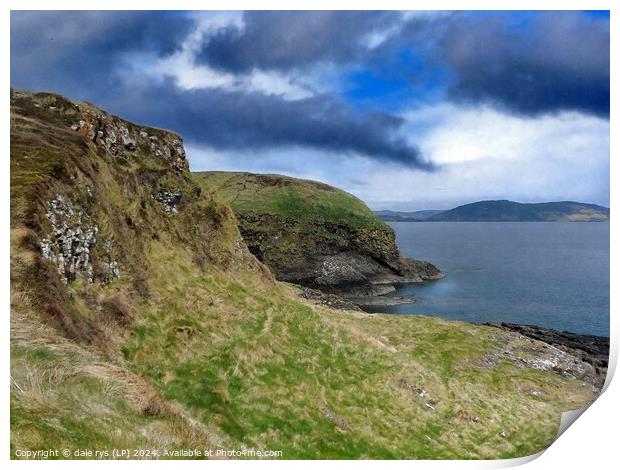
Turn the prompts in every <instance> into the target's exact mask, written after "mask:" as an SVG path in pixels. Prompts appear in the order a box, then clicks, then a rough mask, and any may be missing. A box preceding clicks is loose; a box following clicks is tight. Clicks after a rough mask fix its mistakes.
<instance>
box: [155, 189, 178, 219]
mask: <svg viewBox="0 0 620 470" xmlns="http://www.w3.org/2000/svg"><path fill="white" fill-rule="evenodd" d="M151 197H152V198H153V199H155V200H156V201H157V202H159V203H160V204H161V205H162V208H163V209H164V212H168V213H171V214H176V213H177V212H179V207H181V206H182V205H183V203H184V202H185V198H184V197H183V193H181V192H180V191H171V190H169V189H160V190H159V191H157V192H155V193H154V194H153V195H152V196H151Z"/></svg>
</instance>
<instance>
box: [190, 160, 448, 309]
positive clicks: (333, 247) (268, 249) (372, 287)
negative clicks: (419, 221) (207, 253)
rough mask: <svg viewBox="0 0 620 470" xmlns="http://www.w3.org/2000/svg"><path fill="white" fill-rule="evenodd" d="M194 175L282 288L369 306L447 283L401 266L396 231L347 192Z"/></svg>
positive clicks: (274, 180)
mask: <svg viewBox="0 0 620 470" xmlns="http://www.w3.org/2000/svg"><path fill="white" fill-rule="evenodd" d="M195 175H196V178H197V180H198V181H199V182H202V184H203V187H204V188H205V190H208V191H214V193H215V194H216V196H219V197H221V198H222V199H223V200H225V201H226V202H228V203H230V204H231V206H232V208H233V211H234V212H235V215H236V216H237V220H238V222H239V230H240V231H241V234H242V236H243V239H244V240H245V242H246V243H247V245H248V247H249V249H250V251H251V252H252V253H253V254H254V255H255V256H256V257H257V258H258V259H259V260H261V261H263V262H264V263H265V264H267V266H269V267H270V268H271V269H272V270H273V272H274V273H275V275H276V277H277V278H278V279H279V280H283V281H287V282H293V283H296V284H300V285H303V286H307V287H311V288H314V289H320V290H321V291H323V292H327V293H332V294H333V293H336V294H345V295H346V296H350V297H351V298H355V299H356V300H355V302H357V303H360V304H364V302H363V301H362V300H361V299H362V298H363V297H365V296H366V297H367V296H377V295H383V294H387V293H389V292H392V291H394V289H395V287H394V285H395V284H398V283H408V282H422V281H426V280H434V279H439V278H440V277H442V273H441V272H440V271H439V269H437V268H436V267H435V266H433V265H432V264H430V263H428V262H425V261H419V260H412V259H404V258H401V256H400V253H399V251H398V248H397V246H396V242H395V235H394V231H393V230H392V229H391V228H390V227H389V226H388V225H386V224H385V223H383V222H382V221H381V220H379V219H378V218H377V217H376V216H375V214H374V213H373V212H372V211H371V210H370V209H368V207H367V206H366V205H365V204H364V203H363V202H362V201H361V200H359V199H358V198H356V197H354V196H353V195H351V194H348V193H346V192H344V191H342V190H339V189H337V188H334V187H331V186H328V185H326V184H323V183H320V182H316V181H308V180H300V179H295V178H290V177H286V176H280V175H258V174H250V173H224V172H205V173H195Z"/></svg>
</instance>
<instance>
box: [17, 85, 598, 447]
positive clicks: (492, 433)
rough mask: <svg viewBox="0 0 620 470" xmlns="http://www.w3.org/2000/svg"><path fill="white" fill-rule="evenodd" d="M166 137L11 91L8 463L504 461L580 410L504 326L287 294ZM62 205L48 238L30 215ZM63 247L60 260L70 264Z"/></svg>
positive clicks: (47, 225) (539, 354)
mask: <svg viewBox="0 0 620 470" xmlns="http://www.w3.org/2000/svg"><path fill="white" fill-rule="evenodd" d="M80 121H84V122H85V124H84V125H81V124H80ZM76 123H77V129H75V128H72V127H76ZM125 130H128V134H127V135H125V138H121V136H120V135H121V134H123V133H124V132H125ZM113 135H114V136H115V138H114V139H113V138H112V136H113ZM151 137H156V139H151ZM114 141H115V142H116V143H114ZM178 141H179V137H178V136H176V135H175V134H172V133H167V132H165V131H159V130H155V129H150V128H144V127H140V126H135V125H133V124H131V123H128V122H126V121H123V120H120V119H118V118H115V117H113V116H109V115H107V114H106V113H104V112H103V111H101V110H98V109H97V108H95V107H93V106H91V105H87V104H83V103H81V104H77V105H76V104H75V103H71V102H69V101H67V100H65V99H63V98H62V97H59V96H56V95H50V94H37V95H32V94H28V93H13V92H12V96H11V378H12V380H11V383H12V387H11V453H12V456H14V457H15V456H16V451H18V450H21V451H23V450H36V449H47V448H50V447H51V448H59V449H62V448H67V449H70V450H74V449H79V448H82V449H84V448H90V449H93V450H110V449H112V448H130V449H134V448H142V449H155V450H157V451H158V452H159V456H160V457H161V456H163V454H162V453H163V451H164V450H175V449H181V448H195V447H198V448H213V449H216V448H223V449H242V448H244V447H246V448H256V449H272V450H282V451H283V457H284V458H295V457H297V458H304V457H306V458H345V457H351V458H457V457H463V458H495V457H513V456H519V455H527V454H531V453H534V452H537V451H539V450H541V449H543V448H544V447H546V446H547V445H549V443H550V442H551V440H552V439H553V437H554V436H555V433H556V430H557V427H558V424H559V419H560V413H561V412H562V411H564V410H567V409H574V408H577V407H580V406H582V405H584V404H586V403H589V402H591V401H592V400H593V399H594V398H595V393H594V392H593V389H592V386H591V385H590V384H588V383H585V382H584V381H583V380H581V379H576V378H572V377H570V376H568V375H566V374H563V373H557V372H558V370H557V368H556V370H555V372H554V371H553V370H545V369H547V368H548V367H546V364H548V363H547V362H544V361H543V359H548V360H549V361H556V363H557V367H559V368H561V367H568V365H569V364H572V359H571V358H570V356H566V355H562V354H561V353H559V352H557V351H553V350H552V349H550V348H543V346H542V344H541V343H538V342H536V341H533V340H528V339H524V338H523V337H521V336H519V335H517V334H514V333H507V332H501V331H499V330H497V329H495V328H491V327H483V326H473V325H469V324H466V323H459V322H448V321H442V320H439V319H431V318H424V317H409V318H405V317H391V316H383V315H366V314H360V313H355V312H343V311H333V310H330V309H327V308H324V307H322V306H318V305H314V304H311V303H308V302H304V301H301V300H299V298H298V297H297V293H296V291H295V289H293V288H292V287H290V286H287V285H284V284H280V283H278V282H275V281H274V280H273V278H272V277H271V275H270V273H269V271H268V270H266V269H265V268H264V266H263V265H261V264H260V263H258V262H257V261H256V259H255V258H254V257H253V256H251V255H250V254H249V252H248V250H247V248H246V247H245V245H244V244H243V243H242V241H241V238H240V236H239V232H238V231H237V226H236V220H235V218H234V216H233V215H232V212H231V211H230V210H229V209H228V207H227V206H226V205H222V204H221V203H219V202H218V201H215V200H214V199H213V198H212V197H211V196H210V194H209V193H208V192H206V191H204V190H201V188H200V187H199V186H197V185H196V184H195V183H194V182H193V181H192V179H191V178H190V175H189V173H188V170H187V166H186V163H185V162H184V158H183V157H184V155H183V154H182V153H180V151H179V150H178V146H177V145H176V144H177V143H178ZM151 144H152V145H151ZM171 148H176V149H177V150H175V151H172V150H171ZM175 152H176V153H175ZM87 188H88V189H87ZM162 190H165V191H166V192H164V193H162ZM162 194H164V195H166V194H168V195H170V194H173V195H175V196H174V197H171V198H168V199H166V198H164V199H162V197H160V196H161V195H162ZM58 196H62V197H63V199H62V200H63V201H64V202H63V204H64V206H63V205H62V204H61V209H62V207H65V210H64V212H63V211H62V210H58V209H54V207H53V206H52V201H57V202H56V206H57V207H58V201H59V199H58ZM162 201H163V202H162ZM166 201H167V202H166ZM69 205H70V207H71V208H72V209H71V210H72V211H73V212H72V214H73V215H71V216H68V215H67V216H66V217H65V219H63V221H62V222H63V223H65V224H66V226H64V227H63V228H62V230H60V232H62V233H60V232H59V233H58V234H57V235H55V234H54V227H55V226H56V227H57V225H58V224H56V225H54V224H53V223H52V221H51V220H50V217H49V216H48V214H49V213H50V212H53V210H57V211H58V214H60V215H58V216H57V217H61V215H62V216H63V217H64V215H63V214H65V215H66V213H68V212H69V211H68V209H66V207H68V206H69ZM171 207H173V208H174V210H171ZM52 218H53V217H52ZM95 225H96V226H97V227H98V236H97V239H96V241H95V242H92V243H90V244H89V245H88V248H89V252H90V257H89V258H88V263H86V264H79V263H78V264H75V263H74V264H71V263H69V264H67V261H68V260H67V257H64V258H63V259H62V260H60V258H58V257H51V258H50V257H49V256H48V257H47V258H44V257H43V256H42V252H43V250H42V244H43V245H45V242H44V240H51V246H52V248H53V250H57V249H61V248H62V247H61V246H60V247H59V246H57V245H55V244H54V243H55V240H57V239H56V238H55V237H61V239H62V240H66V239H67V238H66V237H67V229H68V230H71V231H72V232H71V233H73V232H75V231H77V229H78V228H81V229H82V230H83V231H84V230H86V229H88V228H89V227H90V228H91V229H92V227H93V226H95ZM62 237H65V238H62ZM76 237H77V238H74V244H73V245H72V246H71V247H69V248H67V249H68V253H69V254H68V258H69V261H71V260H73V259H74V258H76V259H83V258H80V256H83V251H80V250H77V248H79V247H80V246H81V245H80V243H82V242H81V241H80V240H83V239H84V238H83V237H82V238H80V237H79V236H76ZM110 240H112V241H113V243H112V248H110V243H108V242H109V241H110ZM111 259H113V260H115V261H116V262H117V263H118V270H119V271H120V277H119V276H111V275H110V269H109V268H110V260H111ZM67 266H69V268H71V269H69V268H67ZM88 266H90V267H91V268H92V275H91V271H89V269H88ZM65 268H67V269H65ZM72 270H73V271H72ZM65 277H66V278H67V283H66V284H65V283H64V282H63V281H62V279H63V278H65ZM89 277H91V278H92V283H91V282H89ZM573 367H576V366H573ZM579 367H580V368H582V369H583V372H584V374H586V375H587V374H588V373H589V370H588V369H587V367H588V366H587V365H585V364H581V363H580V364H579ZM584 379H586V381H587V380H588V377H586V376H584ZM422 390H424V393H422ZM138 456H140V455H138ZM142 456H148V454H142ZM61 457H62V456H61ZM151 457H152V456H151Z"/></svg>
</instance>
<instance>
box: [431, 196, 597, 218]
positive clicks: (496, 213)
mask: <svg viewBox="0 0 620 470" xmlns="http://www.w3.org/2000/svg"><path fill="white" fill-rule="evenodd" d="M427 220H429V221H431V222H559V221H565V222H602V221H607V220H609V209H608V208H607V207H602V206H597V205H596V204H584V203H581V202H573V201H561V202H543V203H535V204H521V203H518V202H513V201H506V200H502V201H480V202H474V203H472V204H465V205H463V206H459V207H456V208H454V209H451V210H449V211H444V212H441V213H439V214H435V215H433V216H431V217H430V218H429V219H427Z"/></svg>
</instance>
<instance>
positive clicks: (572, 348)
mask: <svg viewBox="0 0 620 470" xmlns="http://www.w3.org/2000/svg"><path fill="white" fill-rule="evenodd" d="M485 325H487V326H493V327H495V328H499V329H502V330H505V331H512V332H515V333H519V334H521V335H523V336H527V337H528V338H532V339H535V340H538V341H542V342H543V343H547V344H549V345H551V346H554V347H556V348H558V349H560V350H562V351H565V352H567V353H569V354H572V355H573V356H575V357H577V358H579V359H581V360H582V361H584V362H587V363H588V364H591V365H592V366H593V367H594V368H595V369H596V373H597V374H598V375H599V376H601V377H602V378H603V380H604V378H605V375H606V374H607V366H608V363H609V337H607V336H595V335H585V334H577V333H571V332H568V331H558V330H553V329H551V328H544V327H542V326H535V325H519V324H516V323H485Z"/></svg>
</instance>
